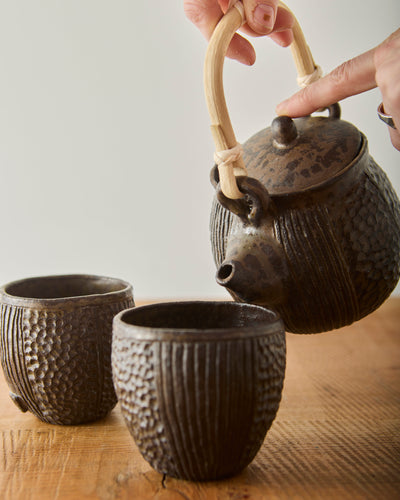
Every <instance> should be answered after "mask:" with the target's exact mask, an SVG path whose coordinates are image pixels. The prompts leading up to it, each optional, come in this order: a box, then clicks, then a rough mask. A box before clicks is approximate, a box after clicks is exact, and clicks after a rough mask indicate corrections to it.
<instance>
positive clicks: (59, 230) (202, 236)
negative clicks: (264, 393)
mask: <svg viewBox="0 0 400 500" xmlns="http://www.w3.org/2000/svg"><path fill="white" fill-rule="evenodd" d="M287 3H288V5H289V7H290V8H291V9H292V10H293V12H294V13H295V14H296V16H297V17H298V19H299V21H300V24H301V26H302V27H303V31H304V33H305V36H306V39H307V41H308V43H309V45H310V47H311V49H312V52H313V54H314V58H315V60H316V62H317V63H318V64H320V65H321V66H322V67H323V69H324V71H325V72H328V71H330V70H331V69H333V68H334V67H335V66H337V65H339V64H340V63H341V62H343V61H344V60H345V59H348V58H350V57H353V56H355V55H357V54H359V53H361V52H363V51H365V50H367V49H369V48H371V47H373V46H375V45H377V44H378V43H380V42H381V41H382V40H383V39H384V38H386V37H387V36H388V35H389V34H390V33H391V32H393V31H394V30H395V29H396V28H397V27H398V26H399V24H400V2H399V1H398V0H381V1H380V2H378V3H377V2H376V1H375V0H374V1H372V0H351V1H349V0H335V1H321V0H288V2H287ZM254 43H255V46H256V50H257V55H258V59H257V62H256V64H255V66H253V67H252V68H248V67H245V66H242V65H240V64H239V63H236V62H232V61H227V62H226V65H225V87H226V94H227V101H228V106H229V108H230V112H231V118H232V122H233V126H234V128H235V130H236V134H237V137H238V140H239V141H245V140H246V139H247V138H248V137H249V136H250V135H252V134H253V133H255V132H256V131H258V130H259V129H261V128H264V127H266V126H268V125H269V124H270V122H271V120H272V119H273V118H274V109H275V105H276V104H277V103H278V102H279V101H280V100H282V99H283V98H285V97H287V96H289V95H290V94H291V93H293V92H294V91H296V90H297V89H296V82H295V69H294V65H293V62H292V59H291V55H290V51H289V50H288V49H282V48H280V47H278V46H276V45H275V44H274V43H273V42H272V41H271V40H269V39H266V38H262V39H257V40H255V41H254ZM205 49H206V42H205V40H203V38H202V36H201V35H200V33H199V32H198V31H197V29H196V28H195V27H194V26H193V25H192V24H191V23H190V22H189V21H187V20H186V18H185V17H184V13H183V8H182V4H181V2H180V1H177V0H176V1H174V2H173V1H165V0H155V1H154V2H151V3H150V2H137V1H134V0H114V1H112V2H111V1H105V0H58V1H55V0H46V1H45V0H36V1H32V0H18V1H13V0H2V2H1V4H0V68H1V71H0V75H1V76H0V169H1V186H2V189H1V197H0V203H1V219H2V234H1V245H0V281H1V282H2V283H4V282H8V281H11V280H14V279H19V278H23V277H26V276H34V275H42V274H57V273H96V274H104V275H110V276H115V277H120V278H125V279H126V280H128V281H130V282H131V283H132V284H133V286H134V289H135V295H136V298H138V299H143V298H149V297H151V298H177V297H182V298H189V297H198V298H204V297H224V296H227V294H226V292H225V291H224V290H223V289H221V288H220V287H219V286H218V285H217V284H216V283H215V281H214V274H215V269H214V263H213V260H212V255H211V250H210V243H209V234H208V220H209V211H210V204H211V199H212V196H213V189H212V187H211V185H210V183H209V171H210V169H211V167H212V156H213V149H214V147H213V143H212V139H211V134H210V131H209V121H208V115H207V111H206V105H205V102H204V96H203V84H202V71H203V59H204V54H205ZM379 102H380V94H379V91H378V90H376V91H371V92H368V93H367V94H363V95H361V96H357V97H354V98H351V99H348V100H346V101H344V102H343V104H342V116H343V118H344V119H346V120H348V121H351V122H353V123H354V124H355V125H356V126H357V127H359V128H360V129H361V130H362V131H363V132H364V133H365V134H366V135H367V137H368V139H369V147H370V152H371V154H372V156H374V158H375V159H376V161H377V162H378V163H379V164H380V165H381V166H382V167H383V168H384V170H385V171H386V172H387V174H388V175H389V177H390V179H391V181H392V183H393V185H394V187H395V189H396V190H397V192H398V193H400V153H399V152H397V151H396V150H394V148H393V147H392V146H391V144H390V141H389V138H388V134H387V131H386V126H385V125H384V124H383V123H382V122H380V121H379V120H378V118H377V116H376V107H377V105H378V103H379ZM398 292H399V288H397V293H398Z"/></svg>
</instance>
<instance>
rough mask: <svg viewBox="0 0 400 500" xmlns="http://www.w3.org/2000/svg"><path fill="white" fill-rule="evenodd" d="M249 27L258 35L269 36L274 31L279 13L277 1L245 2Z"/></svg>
mask: <svg viewBox="0 0 400 500" xmlns="http://www.w3.org/2000/svg"><path fill="white" fill-rule="evenodd" d="M244 8H245V13H246V20H247V25H248V26H249V28H251V29H252V30H253V31H254V32H255V33H257V34H258V35H268V33H271V31H272V30H273V29H274V25H275V21H276V13H277V2H275V1H264V2H256V1H254V0H253V1H248V2H244Z"/></svg>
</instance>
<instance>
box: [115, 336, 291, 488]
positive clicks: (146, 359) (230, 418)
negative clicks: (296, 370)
mask: <svg viewBox="0 0 400 500" xmlns="http://www.w3.org/2000/svg"><path fill="white" fill-rule="evenodd" d="M116 330H117V331H114V338H113V355H112V360H113V361H112V362H113V373H114V384H115V387H116V391H117V395H118V399H119V400H120V402H121V410H122V414H123V417H124V419H125V422H126V424H127V426H128V429H129V431H130V433H131V434H132V436H133V437H134V439H135V442H136V444H137V446H138V448H139V450H140V452H141V453H142V455H143V457H144V458H145V459H146V460H147V461H148V462H149V463H150V464H151V465H152V467H154V468H155V469H156V470H157V471H158V472H160V473H162V474H167V475H170V476H173V477H177V478H181V479H189V480H198V481H204V480H213V479H220V478H223V477H229V476H232V475H234V474H237V473H239V472H240V471H241V470H242V469H243V468H244V467H246V466H247V465H248V464H249V463H250V462H251V461H252V460H253V458H254V457H255V455H256V453H257V452H258V450H259V448H260V446H261V444H262V443H263V440H264V438H265V434H266V432H267V430H268V429H269V427H270V426H271V424H272V422H273V420H274V418H275V416H276V413H277V411H278V407H279V402H280V399H281V392H282V386H283V379H284V373H285V359H286V358H285V353H286V346H285V334H284V332H283V331H282V332H279V333H275V334H269V335H265V336H263V337H255V338H251V334H250V335H249V338H248V339H235V340H224V341H215V340H211V341H192V342H188V341H186V342H185V341H181V342H179V341H176V342H175V341H173V340H171V341H165V340H164V341H156V340H155V341H154V342H145V341H136V340H135V339H134V338H133V337H134V334H132V335H131V336H128V335H124V334H120V333H119V332H118V329H116ZM232 436H235V438H234V439H232Z"/></svg>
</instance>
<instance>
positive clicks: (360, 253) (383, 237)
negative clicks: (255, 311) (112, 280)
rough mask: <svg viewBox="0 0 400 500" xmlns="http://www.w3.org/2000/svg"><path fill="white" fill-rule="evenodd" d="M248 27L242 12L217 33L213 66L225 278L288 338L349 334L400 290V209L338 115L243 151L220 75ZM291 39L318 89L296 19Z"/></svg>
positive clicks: (232, 13)
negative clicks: (274, 317)
mask: <svg viewBox="0 0 400 500" xmlns="http://www.w3.org/2000/svg"><path fill="white" fill-rule="evenodd" d="M280 5H281V6H282V7H283V8H287V7H286V6H285V5H284V4H282V3H281V2H280ZM243 19H244V14H243V8H242V6H241V4H240V2H238V3H236V4H235V5H234V6H233V7H232V8H231V9H230V10H229V11H228V12H227V13H226V14H225V16H223V17H222V19H221V20H220V22H219V24H218V25H217V27H216V29H215V31H214V33H213V35H212V38H211V40H210V42H209V46H208V49H207V54H206V60H205V74H204V77H205V93H206V100H207V104H208V109H209V113H210V117H211V122H212V125H211V131H212V134H213V138H214V142H215V144H216V148H217V153H216V156H215V158H216V162H217V163H218V165H215V166H214V167H213V169H212V171H211V182H212V184H213V185H214V187H215V189H216V196H215V197H214V200H213V206H212V210H211V218H210V232H211V246H212V252H213V256H214V260H215V263H216V266H217V274H216V279H217V282H218V283H219V284H220V285H222V286H224V287H225V288H226V289H227V290H228V291H229V292H230V294H231V295H232V297H233V298H234V299H235V300H236V301H240V302H248V303H254V304H257V305H261V306H265V307H269V308H270V309H274V310H275V311H276V312H278V313H279V314H280V316H281V317H282V319H283V321H284V323H285V327H286V330H287V331H290V332H293V333H318V332H323V331H327V330H333V329H336V328H340V327H342V326H345V325H348V324H350V323H352V322H354V321H357V320H359V319H361V318H362V317H364V316H366V315H368V314H370V313H371V312H373V311H374V310H375V309H377V308H378V307H379V306H380V305H381V304H382V303H383V302H384V301H385V300H386V298H387V297H388V296H389V295H390V294H391V292H392V291H393V289H394V288H395V286H396V283H397V281H398V280H399V276H400V202H399V199H398V198H397V195H396V193H395V191H394V189H393V187H392V185H391V183H390V181H389V179H388V177H387V176H386V174H385V173H384V171H383V170H382V169H381V168H380V167H379V166H378V165H377V164H376V163H375V161H374V160H373V159H372V158H371V156H370V155H369V152H368V144H367V139H366V137H365V136H364V134H363V133H361V132H360V131H359V130H358V129H357V128H356V127H355V126H354V125H352V124H350V123H348V122H346V121H344V120H342V119H341V117H340V114H341V113H340V107H339V105H338V104H334V105H333V106H330V107H329V108H328V113H329V114H328V116H319V115H318V116H305V117H302V118H296V119H292V118H290V117H288V116H278V117H277V118H275V119H274V120H273V122H272V124H271V127H268V128H266V129H264V130H261V131H260V132H258V133H256V134H255V135H254V136H253V137H251V138H250V139H249V140H248V141H247V142H245V143H244V144H243V145H242V146H240V145H239V144H238V143H237V141H236V138H235V135H234V132H233V129H232V125H231V122H230V118H229V114H228V111H227V107H226V102H225V97H224V90H223V79H222V74H223V62H224V58H225V54H226V50H227V47H228V45H229V42H230V40H231V39H232V36H233V34H234V33H235V32H236V30H237V29H238V28H239V27H240V25H241V24H242V22H243ZM293 33H294V41H293V43H292V45H291V50H292V55H293V58H294V62H295V64H296V67H297V72H298V75H299V80H300V83H304V82H306V83H308V82H310V81H312V80H314V79H316V78H318V77H319V76H320V70H319V68H318V67H317V66H316V65H315V62H314V60H313V58H312V55H311V52H310V49H309V48H308V46H307V44H306V42H305V39H304V35H303V33H302V30H301V28H300V26H299V23H298V21H297V20H296V19H295V24H294V27H293Z"/></svg>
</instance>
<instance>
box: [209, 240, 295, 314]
mask: <svg viewBox="0 0 400 500" xmlns="http://www.w3.org/2000/svg"><path fill="white" fill-rule="evenodd" d="M233 253H234V255H232V254H231V255H229V254H228V256H227V258H226V259H225V260H224V261H223V262H222V263H221V265H220V267H219V268H218V270H217V274H216V281H217V283H218V284H219V285H221V286H223V287H225V288H226V289H227V290H228V291H229V292H230V293H231V295H232V296H233V297H234V298H235V299H236V300H240V301H241V302H251V303H254V304H259V305H262V306H278V305H280V304H282V303H283V302H284V301H285V296H286V291H285V278H286V276H287V272H286V266H285V261H284V259H282V258H281V257H282V255H281V252H280V248H279V246H278V245H277V244H276V243H275V242H272V243H271V244H267V243H265V242H264V243H263V244H261V245H260V246H259V245H253V246H252V248H251V249H250V251H249V252H246V251H242V250H241V249H239V252H233Z"/></svg>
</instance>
